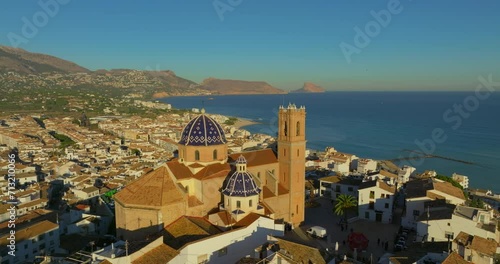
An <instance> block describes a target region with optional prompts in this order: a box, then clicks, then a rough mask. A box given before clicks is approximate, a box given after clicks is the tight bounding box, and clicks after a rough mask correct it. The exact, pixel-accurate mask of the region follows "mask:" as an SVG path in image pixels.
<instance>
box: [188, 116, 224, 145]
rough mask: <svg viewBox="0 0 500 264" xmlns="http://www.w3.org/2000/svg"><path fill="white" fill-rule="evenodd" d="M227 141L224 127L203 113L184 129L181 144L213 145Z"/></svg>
mask: <svg viewBox="0 0 500 264" xmlns="http://www.w3.org/2000/svg"><path fill="white" fill-rule="evenodd" d="M225 143H227V140H226V136H225V135H224V130H223V129H222V127H221V126H220V125H219V124H218V123H217V122H216V121H215V120H213V119H212V118H210V117H208V116H206V115H205V113H202V114H201V115H199V116H197V117H195V118H193V119H192V120H191V121H189V123H188V124H187V125H186V127H185V128H184V130H183V131H182V135H181V140H180V141H179V144H182V145H189V146H212V145H221V144H225Z"/></svg>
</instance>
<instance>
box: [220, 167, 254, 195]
mask: <svg viewBox="0 0 500 264" xmlns="http://www.w3.org/2000/svg"><path fill="white" fill-rule="evenodd" d="M222 193H223V194H224V195H228V196H236V197H248V196H254V195H259V193H260V188H259V187H257V184H256V183H255V181H254V180H253V177H252V175H251V174H250V173H248V172H246V171H235V172H234V173H233V175H231V176H230V177H229V180H228V181H227V184H226V187H225V188H224V189H223V190H222Z"/></svg>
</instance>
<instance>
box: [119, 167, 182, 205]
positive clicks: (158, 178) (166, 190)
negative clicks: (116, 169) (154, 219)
mask: <svg viewBox="0 0 500 264" xmlns="http://www.w3.org/2000/svg"><path fill="white" fill-rule="evenodd" d="M168 173H169V172H168V169H167V168H166V167H164V166H162V167H159V168H158V169H156V170H154V171H152V172H150V173H148V174H146V175H144V176H142V177H140V178H139V179H137V180H135V181H134V182H132V183H130V184H128V185H127V186H126V187H125V188H123V189H122V190H121V191H120V192H118V193H116V194H115V196H114V199H115V200H116V201H118V202H119V203H122V204H126V205H140V206H163V205H166V204H172V203H177V202H180V201H182V200H183V199H184V196H185V194H184V193H183V192H182V191H181V190H180V189H179V187H178V186H177V185H176V184H175V183H174V182H173V180H172V179H171V178H170V175H168Z"/></svg>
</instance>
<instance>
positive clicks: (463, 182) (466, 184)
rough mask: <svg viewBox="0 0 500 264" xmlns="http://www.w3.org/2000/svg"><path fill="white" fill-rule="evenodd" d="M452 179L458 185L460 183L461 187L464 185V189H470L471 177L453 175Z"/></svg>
mask: <svg viewBox="0 0 500 264" xmlns="http://www.w3.org/2000/svg"><path fill="white" fill-rule="evenodd" d="M451 178H452V179H453V180H455V181H457V182H458V183H460V185H462V187H463V188H464V189H468V188H469V177H467V176H465V175H460V174H458V173H453V174H452V175H451Z"/></svg>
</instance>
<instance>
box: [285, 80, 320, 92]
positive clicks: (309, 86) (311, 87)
mask: <svg viewBox="0 0 500 264" xmlns="http://www.w3.org/2000/svg"><path fill="white" fill-rule="evenodd" d="M290 92H291V93H324V92H325V89H324V88H323V87H321V86H319V85H316V84H314V83H312V82H306V83H304V86H302V88H300V89H297V90H294V91H290Z"/></svg>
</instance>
